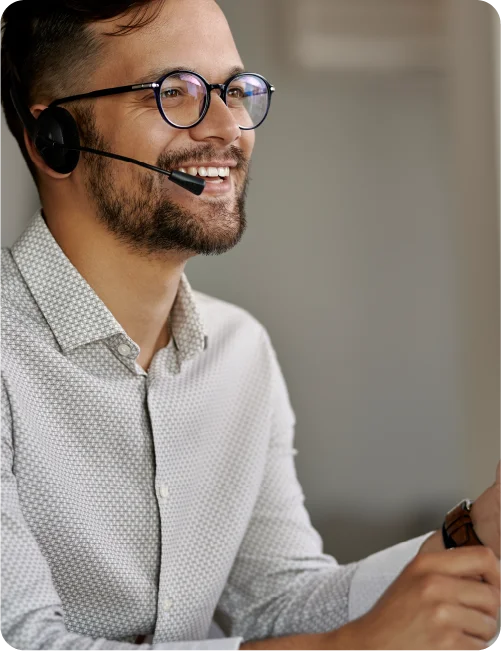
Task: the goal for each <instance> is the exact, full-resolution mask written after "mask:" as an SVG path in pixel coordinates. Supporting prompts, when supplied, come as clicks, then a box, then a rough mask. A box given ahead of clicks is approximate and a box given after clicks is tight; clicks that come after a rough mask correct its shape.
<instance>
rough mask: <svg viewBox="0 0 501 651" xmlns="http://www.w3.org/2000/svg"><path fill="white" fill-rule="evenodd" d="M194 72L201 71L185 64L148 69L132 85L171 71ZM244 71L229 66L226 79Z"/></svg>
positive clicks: (243, 69) (143, 82)
mask: <svg viewBox="0 0 501 651" xmlns="http://www.w3.org/2000/svg"><path fill="white" fill-rule="evenodd" d="M181 71H185V72H195V73H196V74H198V75H200V74H201V73H200V72H199V71H198V70H195V69H194V68H188V67H186V66H184V67H183V66H177V67H175V68H155V69H153V70H150V72H148V73H147V74H146V75H141V77H139V78H138V79H136V80H135V81H134V85H136V84H146V83H149V82H152V81H156V80H157V79H160V77H163V76H164V75H168V74H169V73H171V72H181ZM244 72H246V70H245V68H242V66H235V67H233V68H231V69H230V70H229V71H228V76H227V77H226V79H229V78H230V77H233V76H234V75H239V74H241V73H244Z"/></svg>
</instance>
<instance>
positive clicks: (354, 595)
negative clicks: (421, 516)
mask: <svg viewBox="0 0 501 651" xmlns="http://www.w3.org/2000/svg"><path fill="white" fill-rule="evenodd" d="M434 533H435V531H430V532H429V533H426V534H423V535H422V536H418V537H417V538H412V539H411V540H406V541H404V542H401V543H398V544H397V545H393V547H388V548H387V549H383V550H381V551H379V552H376V553H375V554H372V555H371V556H367V558H364V559H363V560H361V561H360V564H359V566H358V567H357V569H356V571H355V574H354V575H353V578H352V581H351V586H350V592H349V598H348V619H349V621H350V622H351V621H352V620H353V619H358V618H359V617H361V616H362V615H364V614H365V613H366V612H367V611H368V610H370V609H371V608H372V607H373V606H374V604H375V603H376V601H377V600H378V599H379V597H380V596H381V595H382V594H383V592H384V591H385V590H386V589H387V588H388V586H389V585H390V584H391V583H393V581H394V580H395V579H396V578H397V576H398V575H399V574H400V572H401V571H402V570H403V569H404V567H405V566H406V565H407V564H408V563H409V562H410V561H411V560H412V559H413V558H414V556H416V555H417V553H418V552H419V548H420V547H421V545H422V544H423V543H424V541H425V540H426V539H427V538H429V537H430V536H432V535H433V534H434Z"/></svg>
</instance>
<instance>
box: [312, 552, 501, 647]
mask: <svg viewBox="0 0 501 651" xmlns="http://www.w3.org/2000/svg"><path fill="white" fill-rule="evenodd" d="M477 575H480V576H482V578H483V579H484V582H482V583H480V582H478V581H472V580H471V578H469V577H471V576H477ZM500 603H501V600H500V576H499V560H498V559H497V558H496V556H495V555H494V554H493V552H492V551H491V550H490V549H488V548H487V547H483V546H482V547H480V546H477V547H458V548H456V549H453V550H444V551H440V552H430V553H428V554H418V555H417V556H415V557H414V559H413V560H412V561H411V562H410V563H409V564H408V565H407V566H406V567H405V568H404V569H403V571H402V572H401V573H400V575H399V576H398V577H397V578H396V580H395V581H394V582H393V583H392V584H391V585H390V586H389V588H388V589H387V590H386V592H384V593H383V595H382V596H381V597H380V599H379V600H378V601H377V602H376V604H375V605H374V606H373V608H372V610H370V611H369V612H367V613H366V614H365V615H362V617H359V618H358V619H356V620H353V621H351V622H349V623H348V624H346V625H345V626H343V627H341V628H340V629H338V631H333V632H332V633H331V637H332V645H331V646H329V647H322V648H330V649H485V648H486V647H487V644H488V643H489V642H490V641H491V640H492V639H493V638H494V637H495V635H496V633H497V617H498V610H499V607H500ZM336 633H337V636H336ZM338 638H339V639H338ZM341 642H344V644H345V645H344V646H340V643H341ZM319 648H320V647H319Z"/></svg>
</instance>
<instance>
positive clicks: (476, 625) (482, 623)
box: [441, 604, 498, 642]
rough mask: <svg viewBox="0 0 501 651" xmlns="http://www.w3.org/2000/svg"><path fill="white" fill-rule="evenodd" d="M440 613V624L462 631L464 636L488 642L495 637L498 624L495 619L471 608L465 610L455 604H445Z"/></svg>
mask: <svg viewBox="0 0 501 651" xmlns="http://www.w3.org/2000/svg"><path fill="white" fill-rule="evenodd" d="M441 613H442V622H443V623H444V625H446V626H449V625H450V626H452V627H454V628H456V629H459V630H461V631H463V633H465V634H466V635H471V636H474V637H478V638H480V639H481V640H484V641H485V642H489V641H490V640H492V638H493V637H494V636H495V635H496V633H497V630H498V622H497V619H496V618H495V617H490V616H489V615H486V614H485V613H481V612H480V611H478V610H475V609H473V608H465V607H464V606H460V605H457V604H445V605H444V608H443V610H442V611H441Z"/></svg>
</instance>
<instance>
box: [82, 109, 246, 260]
mask: <svg viewBox="0 0 501 651" xmlns="http://www.w3.org/2000/svg"><path fill="white" fill-rule="evenodd" d="M75 117H76V119H77V122H78V126H79V130H80V137H81V141H82V145H84V146H87V147H91V148H93V149H100V150H103V151H107V152H109V151H110V147H109V145H108V144H107V142H106V140H105V139H104V137H103V136H102V134H101V133H100V132H99V131H98V128H97V124H96V118H95V114H94V111H93V109H89V108H87V107H78V108H77V109H76V110H75ZM197 151H198V150H197ZM117 153H122V152H117ZM203 154H204V155H203V156H200V154H199V158H200V159H202V158H205V159H207V158H209V159H210V158H215V157H216V155H217V152H216V151H215V150H214V149H213V148H212V146H207V147H206V148H205V149H204V152H203ZM228 154H229V155H230V156H231V158H234V159H236V160H237V167H236V169H237V170H243V171H245V179H244V183H243V186H242V188H241V189H240V191H238V193H237V197H236V201H235V205H234V206H233V207H232V208H230V207H229V206H228V202H227V201H224V200H220V201H212V202H211V203H210V204H206V205H205V208H204V212H203V214H201V215H200V214H198V215H197V214H196V213H194V212H191V211H189V210H187V209H185V208H183V207H181V206H179V205H178V204H176V203H174V202H173V201H170V200H169V199H168V198H166V197H165V189H164V187H163V184H164V182H165V181H164V178H163V176H162V175H160V173H158V172H153V171H151V172H146V171H144V172H143V170H142V169H140V168H134V169H133V170H132V173H133V174H134V182H133V183H127V184H126V183H123V182H122V183H121V184H120V183H118V182H117V180H118V179H119V178H120V172H121V171H122V168H121V167H118V166H122V165H127V163H123V162H115V161H112V160H110V159H108V158H105V157H102V156H97V155H96V154H90V153H85V152H84V153H83V154H82V160H83V162H84V164H85V186H86V189H87V192H88V193H89V196H90V198H91V201H92V202H93V203H94V204H95V206H96V208H97V217H98V219H99V220H100V222H102V223H103V224H104V225H105V226H106V228H107V230H108V231H109V232H111V233H113V235H114V236H115V237H116V238H117V240H119V241H120V242H122V243H124V244H125V245H126V246H127V248H129V249H130V250H131V251H133V252H134V253H136V254H140V255H146V256H148V257H151V256H152V255H153V256H156V255H159V256H160V257H161V256H162V253H165V252H168V251H176V252H179V253H182V254H183V253H184V254H191V255H193V254H201V255H219V254H221V253H225V252H226V251H229V250H230V249H232V248H233V247H234V246H235V245H236V244H238V242H239V241H240V239H241V238H242V235H243V233H244V231H245V229H246V226H247V220H246V213H245V200H246V196H247V189H248V185H249V174H248V167H249V165H248V162H247V160H246V158H245V157H244V155H243V153H242V151H241V150H240V149H238V148H237V147H233V146H232V147H230V148H229V150H228ZM183 156H184V160H186V158H188V157H190V152H189V151H186V152H177V153H176V154H175V155H173V156H169V155H161V156H160V157H159V159H158V161H157V163H156V166H157V167H160V168H161V169H165V170H168V169H172V168H173V164H175V163H176V162H177V160H183ZM192 160H193V159H192ZM146 162H149V161H146ZM129 166H131V165H130V164H129ZM177 167H178V166H177V165H176V168H177ZM124 171H125V170H124ZM126 178H127V177H126Z"/></svg>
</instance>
